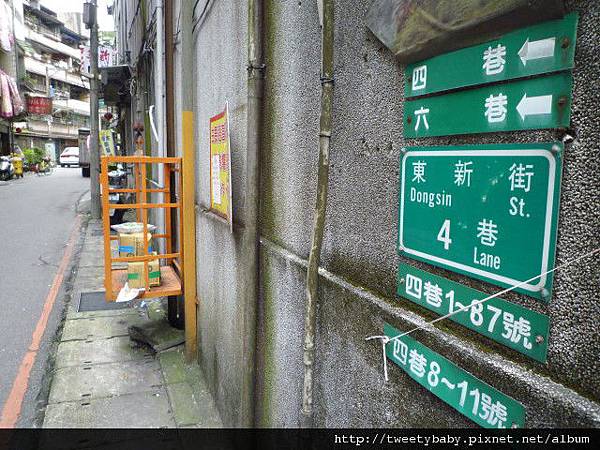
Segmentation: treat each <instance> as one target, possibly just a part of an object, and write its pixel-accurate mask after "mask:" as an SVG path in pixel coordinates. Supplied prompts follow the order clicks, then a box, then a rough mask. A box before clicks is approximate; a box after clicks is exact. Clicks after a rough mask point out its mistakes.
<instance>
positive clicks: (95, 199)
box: [84, 0, 108, 219]
mask: <svg viewBox="0 0 600 450" xmlns="http://www.w3.org/2000/svg"><path fill="white" fill-rule="evenodd" d="M88 5H89V6H88V8H89V10H88V11H89V14H88V19H89V24H88V23H87V22H86V24H87V25H88V26H89V27H90V28H91V30H90V72H91V75H92V78H91V79H90V121H91V124H90V192H91V197H92V200H91V213H92V219H100V216H101V212H102V210H101V207H100V183H99V180H100V152H99V150H98V147H99V131H100V130H99V120H98V21H97V20H96V9H97V5H96V0H91V1H90V2H89V4H88ZM84 15H85V14H84ZM106 195H108V194H106Z"/></svg>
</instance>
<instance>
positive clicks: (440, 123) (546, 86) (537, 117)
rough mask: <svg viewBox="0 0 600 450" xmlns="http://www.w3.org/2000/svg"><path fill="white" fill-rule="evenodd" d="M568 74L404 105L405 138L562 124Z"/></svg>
mask: <svg viewBox="0 0 600 450" xmlns="http://www.w3.org/2000/svg"><path fill="white" fill-rule="evenodd" d="M572 85H573V80H572V77H571V74H570V72H562V73H559V74H556V75H550V76H545V77H540V78H533V79H527V80H522V81H515V82H512V83H507V84H496V85H490V86H485V87H481V88H478V89H469V90H465V91H459V92H454V93H451V94H447V95H441V96H434V97H426V98H415V99H412V100H410V101H407V102H406V103H405V107H404V137H407V138H422V137H430V136H446V135H454V134H469V133H496V132H501V131H513V130H530V129H539V128H566V127H568V125H569V121H570V118H571V90H572Z"/></svg>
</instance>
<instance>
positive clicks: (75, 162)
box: [59, 147, 79, 167]
mask: <svg viewBox="0 0 600 450" xmlns="http://www.w3.org/2000/svg"><path fill="white" fill-rule="evenodd" d="M59 163H60V166H61V167H65V166H79V147H65V149H64V150H63V152H62V153H61V154H60V158H59Z"/></svg>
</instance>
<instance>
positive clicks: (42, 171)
mask: <svg viewBox="0 0 600 450" xmlns="http://www.w3.org/2000/svg"><path fill="white" fill-rule="evenodd" d="M53 170H54V166H53V165H52V161H51V160H50V158H49V157H47V156H46V157H45V158H43V159H42V162H40V163H39V164H38V165H37V167H36V170H35V173H36V175H37V176H42V175H52V171H53Z"/></svg>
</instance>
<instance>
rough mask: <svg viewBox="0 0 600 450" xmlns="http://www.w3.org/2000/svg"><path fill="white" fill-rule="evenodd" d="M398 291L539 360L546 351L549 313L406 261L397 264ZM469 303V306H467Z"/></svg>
mask: <svg viewBox="0 0 600 450" xmlns="http://www.w3.org/2000/svg"><path fill="white" fill-rule="evenodd" d="M397 293H398V295H400V296H402V297H404V298H407V299H408V300H410V301H412V302H414V303H416V304H417V305H420V306H423V307H425V308H427V309H429V310H430V311H433V312H435V313H437V314H439V315H441V316H446V315H449V317H448V319H450V320H452V321H453V322H456V323H459V324H461V325H463V326H465V327H467V328H469V329H470V330H473V331H475V332H477V333H479V334H481V335H483V336H486V337H488V338H490V339H492V340H493V341H496V342H498V343H499V344H502V345H504V346H506V347H509V348H512V349H513V350H516V351H518V352H520V353H522V354H524V355H526V356H528V357H530V358H533V359H535V360H536V361H539V362H546V357H547V353H548V334H549V329H550V319H549V318H548V316H545V315H543V314H540V313H538V312H535V311H532V310H530V309H527V308H524V307H523V306H520V305H516V304H514V303H511V302H507V301H506V300H503V299H501V298H498V297H494V298H489V299H488V300H486V301H485V302H481V300H483V299H485V298H486V297H488V295H487V294H484V293H483V292H480V291H477V290H475V289H472V288H470V287H468V286H464V285H462V284H460V283H457V282H456V281H452V280H448V279H447V278H443V277H440V276H438V275H434V274H432V273H429V272H426V271H424V270H420V269H417V268H416V267H412V266H409V265H408V264H400V267H399V268H398V291H397ZM469 305H470V306H469Z"/></svg>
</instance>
